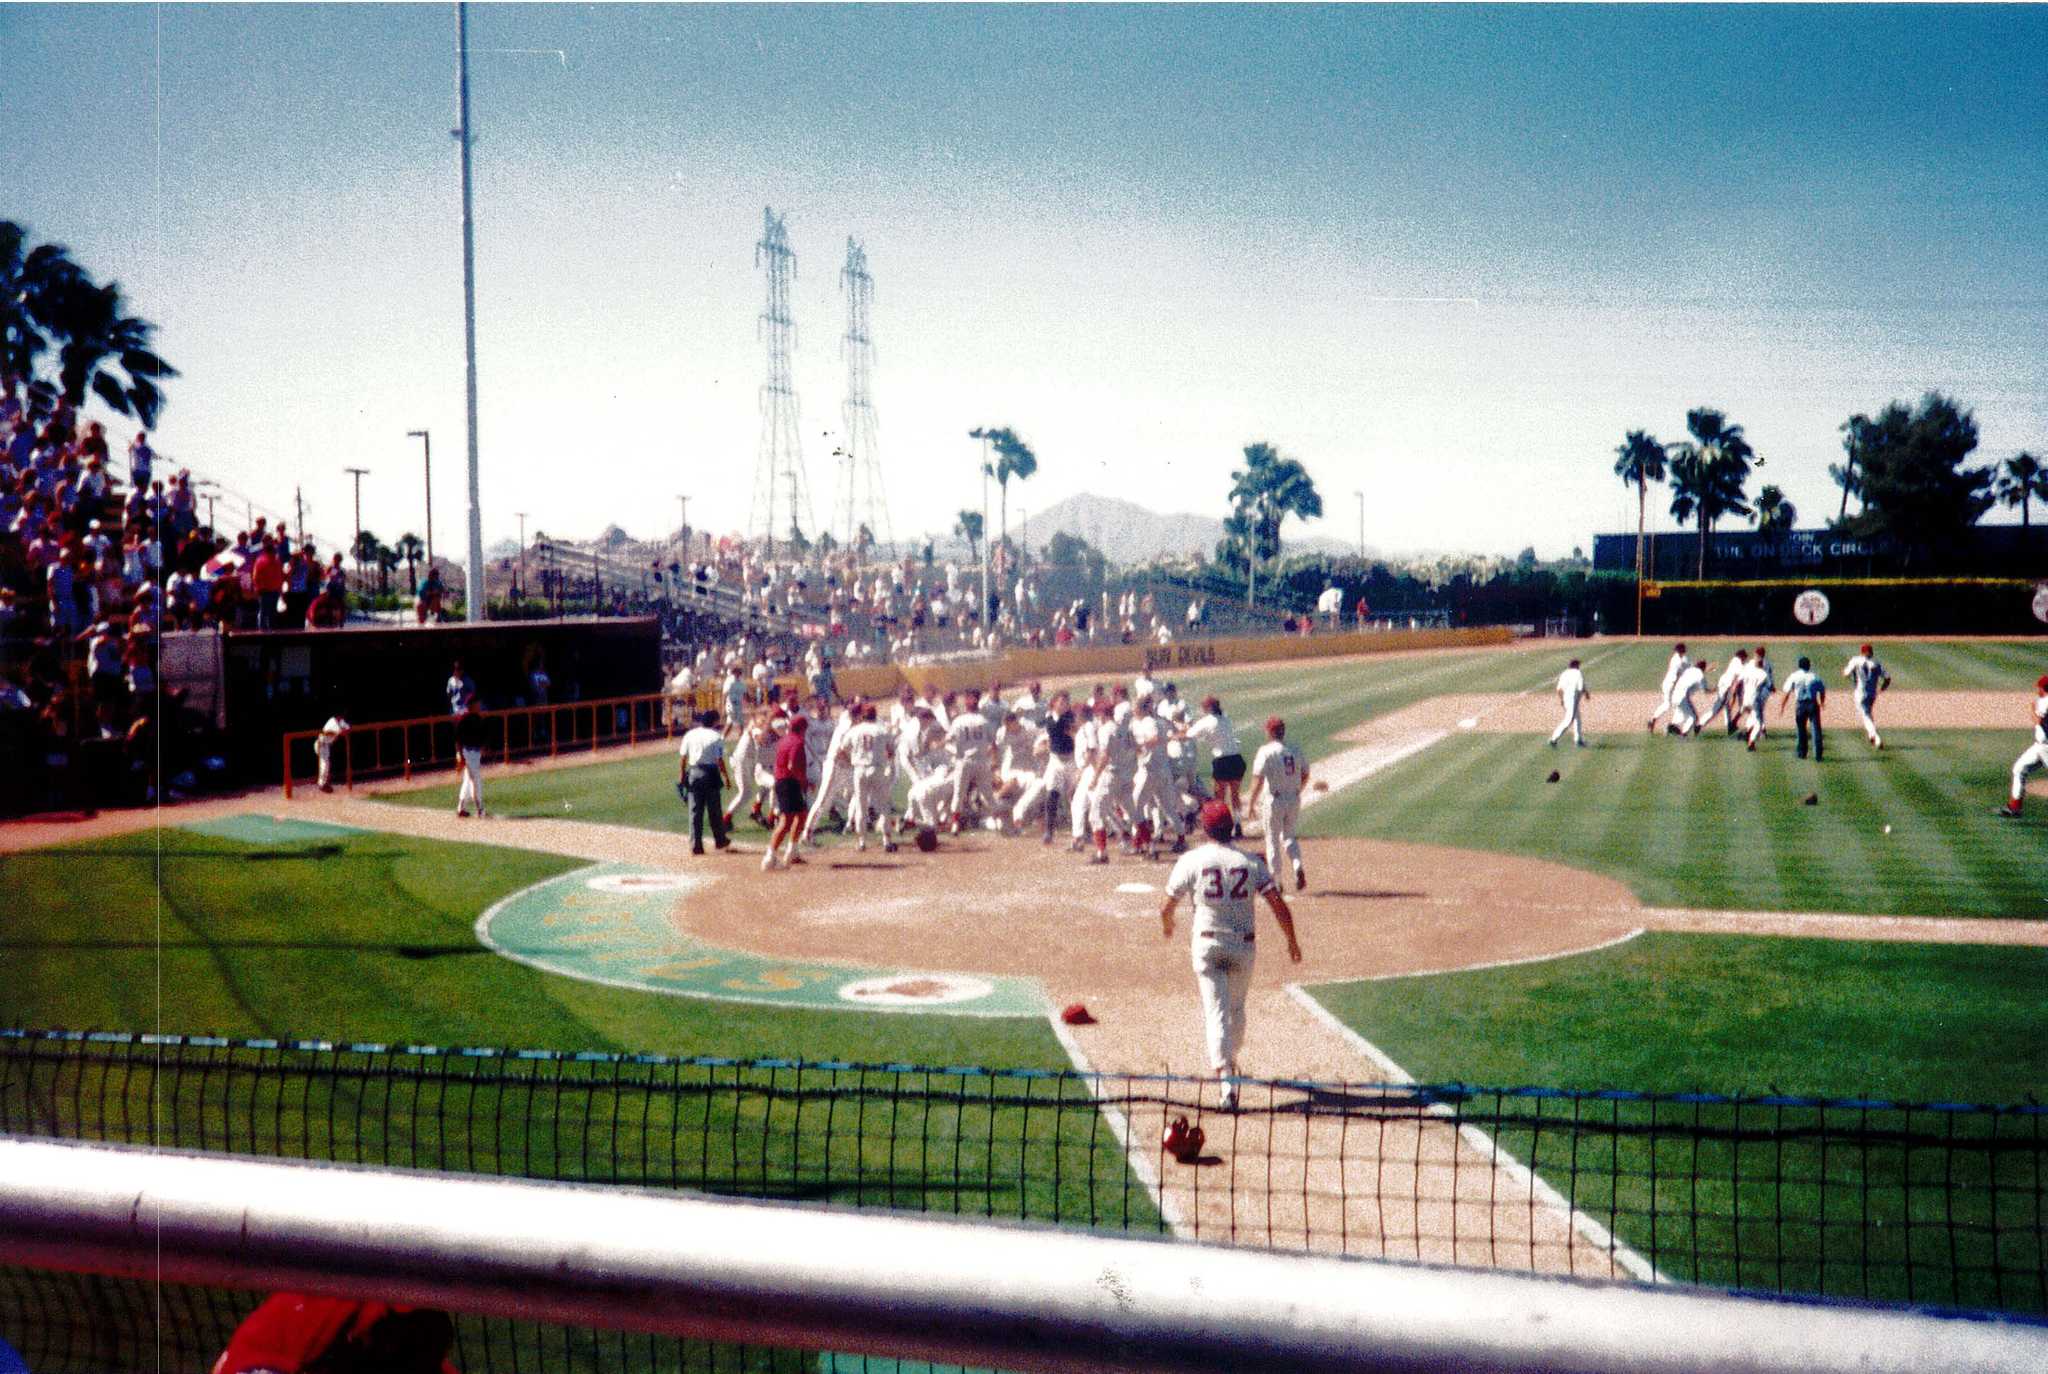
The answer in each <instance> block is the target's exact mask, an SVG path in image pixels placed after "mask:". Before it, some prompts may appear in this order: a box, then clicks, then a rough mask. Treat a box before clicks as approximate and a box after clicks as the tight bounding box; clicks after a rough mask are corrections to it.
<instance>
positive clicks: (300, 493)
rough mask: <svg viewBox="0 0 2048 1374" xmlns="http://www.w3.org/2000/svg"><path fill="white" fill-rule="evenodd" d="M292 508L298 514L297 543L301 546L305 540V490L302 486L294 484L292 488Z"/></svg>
mask: <svg viewBox="0 0 2048 1374" xmlns="http://www.w3.org/2000/svg"><path fill="white" fill-rule="evenodd" d="M292 509H293V510H294V511H295V512H296V513H297V515H298V521H297V524H298V527H299V544H300V546H301V547H304V545H305V542H306V490H305V488H304V487H296V486H295V487H293V488H292Z"/></svg>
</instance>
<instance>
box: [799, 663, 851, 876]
mask: <svg viewBox="0 0 2048 1374" xmlns="http://www.w3.org/2000/svg"><path fill="white" fill-rule="evenodd" d="M815 700H817V701H824V700H825V698H823V697H818V698H815ZM859 721H860V703H859V702H855V701H849V702H847V703H846V705H845V706H844V707H842V708H841V709H840V712H839V714H838V716H837V717H836V718H835V719H834V720H833V722H832V733H831V734H830V735H829V736H828V737H826V740H825V747H824V749H823V750H821V751H819V755H818V758H817V760H816V772H815V774H814V776H816V777H817V779H818V791H817V795H816V796H815V797H813V798H812V799H811V812H810V814H809V815H808V816H806V817H804V830H803V836H802V839H803V841H804V843H806V844H809V845H812V846H813V847H815V846H817V845H821V844H823V843H824V841H823V840H821V839H819V838H818V818H819V817H821V816H827V815H830V814H831V813H832V812H834V811H838V812H839V814H840V815H841V816H845V815H846V814H847V812H846V809H845V808H846V807H847V806H848V805H850V804H851V802H852V798H853V771H852V769H851V768H850V767H847V766H842V765H841V763H840V759H841V757H842V756H843V755H844V752H845V751H844V748H843V746H844V745H845V743H846V737H847V735H848V734H850V733H851V732H852V730H853V727H854V726H855V725H857V724H858V723H859ZM811 728H812V729H813V730H816V729H818V723H817V722H815V721H813V722H812V725H811ZM820 733H821V734H822V733H823V732H822V731H820ZM842 828H843V827H842Z"/></svg>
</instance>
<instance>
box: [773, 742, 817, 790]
mask: <svg viewBox="0 0 2048 1374" xmlns="http://www.w3.org/2000/svg"><path fill="white" fill-rule="evenodd" d="M809 769H810V755H809V754H808V753H807V752H806V751H805V749H804V737H803V735H801V734H800V733H798V732H797V731H794V730H792V731H790V732H789V733H788V734H786V735H784V736H783V737H782V743H780V744H778V745H776V746H775V780H776V781H777V782H781V781H782V780H783V779H785V778H794V779H796V781H797V784H798V785H799V786H809V785H810V774H809Z"/></svg>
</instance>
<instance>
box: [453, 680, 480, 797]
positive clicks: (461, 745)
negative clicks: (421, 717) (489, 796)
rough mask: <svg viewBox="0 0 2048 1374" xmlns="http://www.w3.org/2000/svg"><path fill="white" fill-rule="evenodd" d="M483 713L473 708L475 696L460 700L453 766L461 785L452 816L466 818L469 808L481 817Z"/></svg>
mask: <svg viewBox="0 0 2048 1374" xmlns="http://www.w3.org/2000/svg"><path fill="white" fill-rule="evenodd" d="M486 733H487V731H486V728H485V726H484V713H483V711H482V710H481V709H480V708H479V707H478V706H477V704H476V695H475V694H474V693H472V694H470V696H468V697H467V698H465V699H464V700H463V703H462V714H461V715H459V716H457V717H456V718H455V757H456V766H457V767H458V768H459V769H460V770H461V772H462V785H461V787H459V788H458V789H456V793H455V814H456V815H458V816H461V817H464V818H467V817H468V815H469V812H470V808H471V807H475V808H476V814H477V815H478V816H479V817H481V816H482V815H483V814H484V739H485V735H486Z"/></svg>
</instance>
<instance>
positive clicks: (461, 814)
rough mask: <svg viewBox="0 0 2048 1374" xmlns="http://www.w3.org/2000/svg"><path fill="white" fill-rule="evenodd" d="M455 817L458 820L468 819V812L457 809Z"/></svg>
mask: <svg viewBox="0 0 2048 1374" xmlns="http://www.w3.org/2000/svg"><path fill="white" fill-rule="evenodd" d="M455 819H456V820H458V821H466V820H468V819H469V813H468V812H467V811H458V812H456V813H455Z"/></svg>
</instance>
